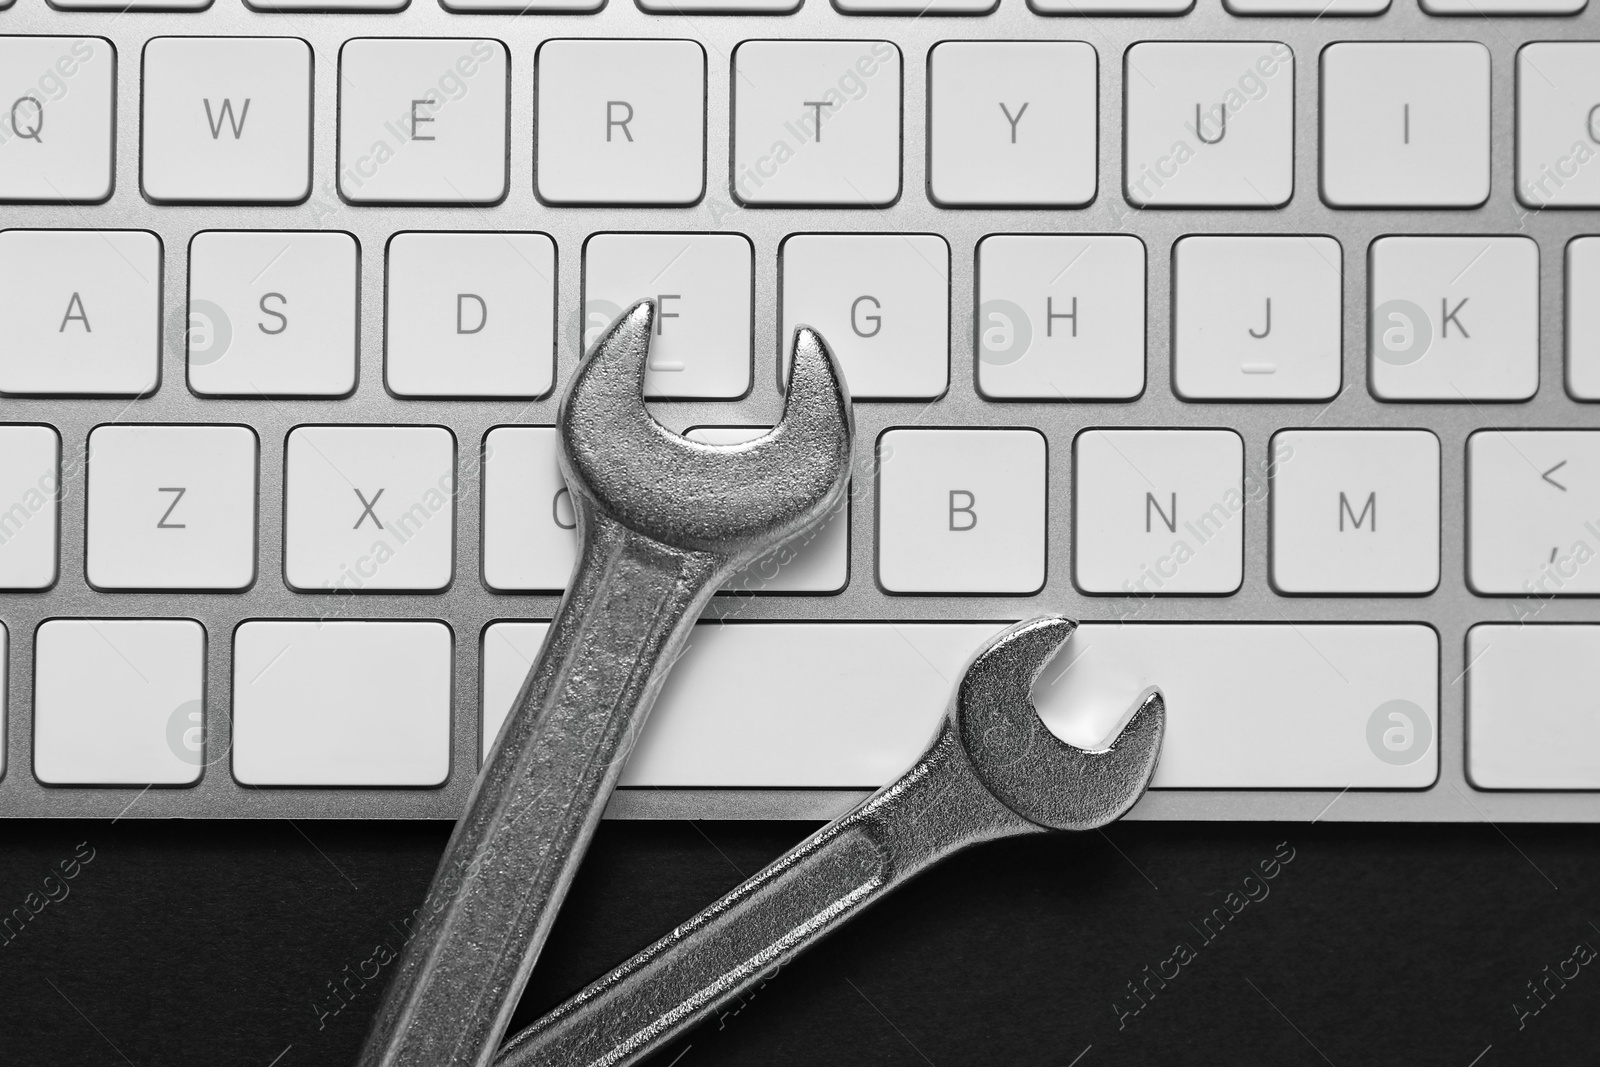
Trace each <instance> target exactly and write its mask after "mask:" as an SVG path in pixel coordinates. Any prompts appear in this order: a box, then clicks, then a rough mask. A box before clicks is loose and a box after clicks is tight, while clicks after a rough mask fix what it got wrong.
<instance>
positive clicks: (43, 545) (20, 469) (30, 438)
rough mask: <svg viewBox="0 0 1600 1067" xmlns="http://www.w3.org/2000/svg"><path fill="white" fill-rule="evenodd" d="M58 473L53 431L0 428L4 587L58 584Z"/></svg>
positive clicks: (0, 585) (0, 764)
mask: <svg viewBox="0 0 1600 1067" xmlns="http://www.w3.org/2000/svg"><path fill="white" fill-rule="evenodd" d="M60 470H61V437H60V435H59V434H57V433H56V431H55V430H54V429H53V428H52V427H49V426H15V425H13V426H0V509H4V510H0V589H8V590H9V589H48V588H50V587H51V586H52V585H54V584H55V582H56V536H57V531H58V529H59V528H60V524H61V480H60ZM0 640H3V638H0ZM3 738H4V734H0V740H3ZM3 768H4V761H3V760H0V769H3Z"/></svg>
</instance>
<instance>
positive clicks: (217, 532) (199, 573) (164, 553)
mask: <svg viewBox="0 0 1600 1067" xmlns="http://www.w3.org/2000/svg"><path fill="white" fill-rule="evenodd" d="M256 454H257V444H256V435H255V432H254V431H253V430H251V429H250V428H249V427H247V426H117V425H109V426H97V427H95V428H94V430H93V431H91V432H90V434H89V488H88V523H87V525H88V549H87V567H86V570H87V572H88V577H89V584H90V585H92V586H94V587H95V588H96V589H244V588H246V587H247V586H249V585H250V583H251V582H253V581H254V580H255V575H256Z"/></svg>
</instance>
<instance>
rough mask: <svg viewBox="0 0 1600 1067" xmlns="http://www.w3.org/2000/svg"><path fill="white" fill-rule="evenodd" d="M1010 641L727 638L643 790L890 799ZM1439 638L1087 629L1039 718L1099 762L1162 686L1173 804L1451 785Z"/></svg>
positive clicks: (699, 672) (667, 702)
mask: <svg viewBox="0 0 1600 1067" xmlns="http://www.w3.org/2000/svg"><path fill="white" fill-rule="evenodd" d="M1000 628H1001V624H999V623H761V622H752V623H732V624H728V623H707V624H702V625H700V626H699V627H697V628H696V630H695V633H694V636H693V638H692V642H691V645H690V648H689V651H688V652H687V653H686V654H685V655H684V657H683V658H682V659H681V660H679V661H678V664H677V665H676V667H674V669H673V673H672V675H671V676H670V677H669V679H668V681H667V684H666V688H665V689H664V691H663V692H662V695H661V698H660V700H659V702H658V703H657V704H656V708H655V711H654V712H653V713H652V714H651V717H650V721H649V723H648V724H647V726H646V729H645V731H644V734H643V736H641V738H640V739H639V744H638V747H637V748H636V749H635V750H634V754H633V757H632V759H631V761H630V762H629V764H628V767H627V769H626V770H625V772H624V773H623V777H622V783H621V784H622V785H624V786H656V787H701V788H704V787H742V788H834V789H841V788H872V787H876V786H879V785H883V784H884V783H886V782H888V781H891V780H893V779H894V778H895V777H896V776H897V775H899V774H900V773H901V772H903V771H904V770H905V769H906V768H907V767H909V766H910V765H911V763H912V761H913V760H915V759H916V757H917V756H918V755H919V754H920V753H921V752H922V750H923V748H924V747H925V746H926V745H927V743H928V741H929V740H930V739H931V738H932V736H933V731H934V728H935V726H936V725H937V723H938V720H939V717H940V716H941V715H942V714H944V711H945V708H946V706H947V704H948V702H949V699H950V692H951V687H952V686H953V685H954V683H955V682H956V681H957V679H959V678H960V676H961V672H962V669H963V668H964V666H965V665H966V662H967V660H968V659H969V658H970V657H971V656H972V654H973V652H974V651H975V650H976V649H977V647H978V646H979V645H980V644H981V643H982V642H983V641H984V639H986V638H987V637H989V636H990V635H991V634H993V633H995V632H997V631H998V630H999V629H1000ZM1438 659H1439V646H1438V638H1437V636H1436V635H1435V633H1434V631H1433V630H1432V629H1430V628H1429V627H1426V626H1418V625H1392V624H1381V625H1380V624H1373V625H1361V624H1307V623H1300V624H1295V625H1286V624H1277V623H1263V624H1253V623H1196V624H1184V623H1172V624H1162V623H1150V624H1134V625H1118V624H1110V623H1086V624H1084V625H1083V626H1081V627H1080V628H1079V629H1078V631H1077V632H1076V633H1075V634H1074V635H1073V637H1072V640H1071V641H1070V642H1069V643H1068V645H1067V647H1066V648H1065V649H1064V650H1063V651H1062V652H1061V653H1060V654H1059V655H1058V656H1057V657H1056V659H1055V661H1054V662H1053V663H1051V664H1050V665H1049V666H1048V667H1047V668H1046V669H1045V672H1044V674H1043V676H1042V677H1041V678H1040V681H1039V684H1038V685H1037V686H1036V687H1035V690H1034V700H1035V702H1036V704H1037V705H1038V706H1039V709H1040V713H1041V715H1043V716H1044V718H1045V721H1046V722H1047V723H1048V724H1049V725H1050V727H1051V729H1052V730H1054V731H1055V732H1056V733H1057V734H1058V735H1060V736H1062V737H1063V738H1064V739H1065V740H1068V741H1071V742H1073V743H1074V744H1079V745H1083V746H1092V745H1095V744H1097V743H1099V742H1100V741H1101V740H1103V739H1104V738H1105V737H1106V736H1107V734H1108V733H1110V732H1111V731H1112V730H1114V729H1116V728H1117V725H1118V724H1119V723H1120V721H1121V720H1122V718H1123V717H1124V716H1125V715H1126V713H1127V711H1128V710H1129V707H1130V705H1131V703H1132V701H1133V700H1134V698H1135V697H1137V696H1138V694H1139V693H1140V691H1141V690H1142V689H1143V688H1144V687H1145V686H1147V685H1158V686H1160V687H1161V689H1162V691H1163V693H1164V694H1165V696H1166V699H1167V715H1168V718H1167V735H1166V740H1165V742H1164V744H1163V746H1162V752H1161V764H1160V766H1159V768H1158V769H1157V771H1156V777H1155V781H1154V783H1153V784H1154V786H1155V787H1156V788H1169V789H1344V788H1358V789H1359V788H1380V789H1384V788H1387V789H1404V788H1420V787H1425V786H1428V785H1430V784H1432V783H1433V781H1434V779H1435V778H1436V776H1437V773H1438V735H1439V731H1438Z"/></svg>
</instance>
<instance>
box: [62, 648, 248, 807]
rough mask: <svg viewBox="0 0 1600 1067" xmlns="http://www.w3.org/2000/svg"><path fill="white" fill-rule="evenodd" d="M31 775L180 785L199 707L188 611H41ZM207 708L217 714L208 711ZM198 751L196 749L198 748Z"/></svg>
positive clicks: (199, 681)
mask: <svg viewBox="0 0 1600 1067" xmlns="http://www.w3.org/2000/svg"><path fill="white" fill-rule="evenodd" d="M34 657H35V658H34V668H33V670H34V674H33V773H34V774H35V775H36V776H37V777H38V779H39V780H40V781H41V782H44V783H45V784H46V785H188V784H190V783H192V782H197V781H199V780H200V769H201V766H202V763H203V756H202V754H201V752H197V751H196V748H195V747H194V746H193V745H192V744H191V743H190V742H189V739H188V738H187V737H186V734H188V733H189V732H190V731H191V730H192V729H193V728H194V727H195V726H196V725H197V724H200V725H201V728H202V731H203V729H204V727H203V719H204V716H205V714H206V709H205V705H204V701H205V658H206V634H205V630H204V629H203V628H202V627H201V626H200V624H199V623H197V622H195V621H194V620H192V619H50V620H47V621H46V622H45V623H43V624H42V625H41V626H40V627H39V629H38V631H37V636H36V638H35V643H34ZM210 714H212V715H215V714H217V712H216V711H215V709H212V710H211V712H210ZM202 751H203V750H202Z"/></svg>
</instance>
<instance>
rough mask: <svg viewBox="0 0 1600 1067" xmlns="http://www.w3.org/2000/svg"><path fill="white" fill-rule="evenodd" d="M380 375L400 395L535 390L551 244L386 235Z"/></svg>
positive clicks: (551, 344)
mask: <svg viewBox="0 0 1600 1067" xmlns="http://www.w3.org/2000/svg"><path fill="white" fill-rule="evenodd" d="M384 301H385V304H384V307H385V311H384V314H385V315H386V317H387V321H386V323H385V330H384V338H385V347H386V351H385V353H384V380H385V382H386V383H387V384H388V386H389V389H390V391H391V392H394V393H397V394H399V395H400V396H530V397H531V396H543V395H544V394H545V393H548V392H549V391H550V387H551V385H552V384H553V382H554V379H555V344H556V334H555V301H556V245H555V242H554V241H552V240H551V239H550V238H549V237H548V236H547V235H545V234H542V233H400V234H396V235H395V236H394V237H393V238H392V239H391V240H390V241H389V285H388V289H387V292H386V293H385V296H384Z"/></svg>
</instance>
